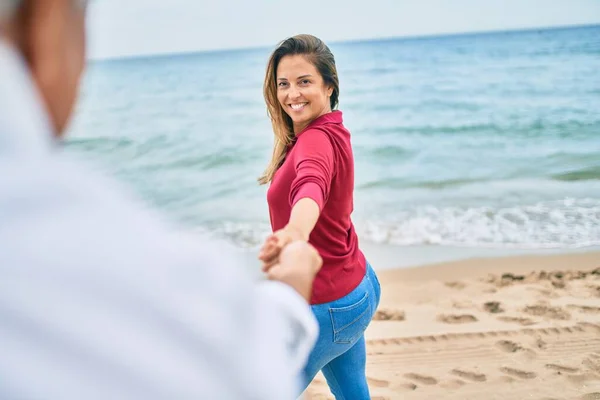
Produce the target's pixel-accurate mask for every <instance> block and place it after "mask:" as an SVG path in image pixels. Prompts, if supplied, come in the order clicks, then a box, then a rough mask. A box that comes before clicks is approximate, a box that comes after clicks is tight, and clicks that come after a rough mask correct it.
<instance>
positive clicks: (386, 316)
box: [373, 309, 406, 321]
mask: <svg viewBox="0 0 600 400" xmlns="http://www.w3.org/2000/svg"><path fill="white" fill-rule="evenodd" d="M405 318H406V314H405V313H404V311H400V310H386V309H383V310H378V311H377V312H376V313H375V315H374V316H373V320H374V321H404V319H405Z"/></svg>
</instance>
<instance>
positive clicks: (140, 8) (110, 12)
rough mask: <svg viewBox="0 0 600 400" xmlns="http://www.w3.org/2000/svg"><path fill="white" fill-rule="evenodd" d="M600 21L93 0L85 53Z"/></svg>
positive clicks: (400, 3)
mask: <svg viewBox="0 0 600 400" xmlns="http://www.w3.org/2000/svg"><path fill="white" fill-rule="evenodd" d="M585 24H600V0H302V1H300V2H289V1H287V2H284V1H275V0H254V1H252V0H210V1H208V0H126V1H124V0H96V1H92V2H91V3H90V8H89V13H88V28H89V30H88V32H89V38H88V40H89V54H90V58H93V59H101V58H114V57H124V56H136V55H147V54H162V53H179V52H192V51H202V50H215V49H232V48H246V47H263V46H265V47H266V46H268V47H273V46H275V45H276V44H277V42H279V41H280V40H283V39H285V38H286V37H289V36H292V35H295V34H298V33H311V34H313V35H316V36H318V37H320V38H321V39H323V40H325V41H326V42H328V43H331V42H339V41H348V40H360V39H371V38H388V37H401V36H422V35H434V34H446V33H463V32H481V31H495V30H511V29H524V28H539V27H553V26H570V25H585Z"/></svg>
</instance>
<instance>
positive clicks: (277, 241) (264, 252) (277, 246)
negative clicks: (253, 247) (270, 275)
mask: <svg viewBox="0 0 600 400" xmlns="http://www.w3.org/2000/svg"><path fill="white" fill-rule="evenodd" d="M297 240H302V241H307V240H308V238H307V237H305V235H303V234H302V232H301V231H300V230H299V229H296V228H294V227H292V226H289V225H288V226H286V227H285V228H283V229H280V230H278V231H275V232H274V233H273V234H272V235H270V236H269V237H268V238H267V240H265V243H264V244H263V246H262V248H261V249H260V252H259V254H258V259H259V260H260V261H262V270H263V272H268V271H269V269H271V267H273V266H274V265H275V264H277V262H278V260H279V255H280V253H281V250H283V248H284V247H285V246H287V245H289V244H290V243H292V242H294V241H297Z"/></svg>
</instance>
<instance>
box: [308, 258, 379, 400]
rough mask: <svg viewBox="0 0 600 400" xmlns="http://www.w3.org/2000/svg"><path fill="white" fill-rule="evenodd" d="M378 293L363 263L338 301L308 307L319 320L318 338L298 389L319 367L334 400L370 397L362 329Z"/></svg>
mask: <svg viewBox="0 0 600 400" xmlns="http://www.w3.org/2000/svg"><path fill="white" fill-rule="evenodd" d="M380 295H381V287H380V286H379V281H378V279H377V276H376V275H375V271H373V268H371V265H370V264H369V263H367V272H366V274H365V277H364V278H363V280H362V282H361V283H360V284H359V285H358V286H357V287H356V289H354V290H353V291H352V292H350V293H349V294H348V295H346V296H344V297H342V298H341V299H339V300H335V301H332V302H330V303H324V304H316V305H313V306H312V307H311V308H312V312H313V314H314V315H315V317H316V318H317V321H318V323H319V337H318V339H317V342H316V344H315V347H314V349H313V351H312V352H311V354H310V356H309V358H308V362H307V364H306V367H305V368H304V374H303V375H304V376H303V378H304V380H303V382H302V383H303V386H302V390H304V389H306V387H307V386H308V385H309V384H310V382H311V381H312V379H313V378H314V376H315V375H316V374H317V373H318V372H319V371H320V370H322V371H323V375H325V379H326V380H327V384H328V385H329V388H330V389H331V391H332V393H333V394H334V396H335V398H336V399H338V400H344V399H352V400H362V399H370V396H369V387H368V385H367V377H366V374H365V366H366V360H367V353H366V347H365V336H364V332H365V329H367V326H368V325H369V322H371V319H372V318H373V314H375V310H376V309H377V306H378V305H379V298H380Z"/></svg>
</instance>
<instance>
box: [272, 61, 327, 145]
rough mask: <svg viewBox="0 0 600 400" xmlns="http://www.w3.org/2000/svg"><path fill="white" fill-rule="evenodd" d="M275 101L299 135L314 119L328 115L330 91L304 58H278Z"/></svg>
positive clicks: (312, 66) (313, 67) (317, 72)
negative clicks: (276, 100)
mask: <svg viewBox="0 0 600 400" xmlns="http://www.w3.org/2000/svg"><path fill="white" fill-rule="evenodd" d="M276 77H277V80H276V83H277V99H278V100H279V104H281V107H282V108H283V111H285V113H286V114H287V115H289V116H290V118H291V119H292V122H293V123H294V133H298V132H300V131H301V130H302V129H304V128H305V127H306V126H307V125H308V124H309V123H311V122H312V121H313V120H314V119H315V118H318V117H320V116H321V115H323V114H327V113H329V112H331V104H330V100H329V99H330V97H331V94H332V93H333V88H332V87H331V86H329V85H326V84H325V82H324V81H323V77H322V76H321V74H320V73H319V71H317V69H316V68H315V66H314V65H313V64H311V63H310V62H308V61H307V60H306V58H305V57H304V56H303V55H288V56H284V57H282V58H281V60H280V61H279V65H278V66H277V71H276Z"/></svg>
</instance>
